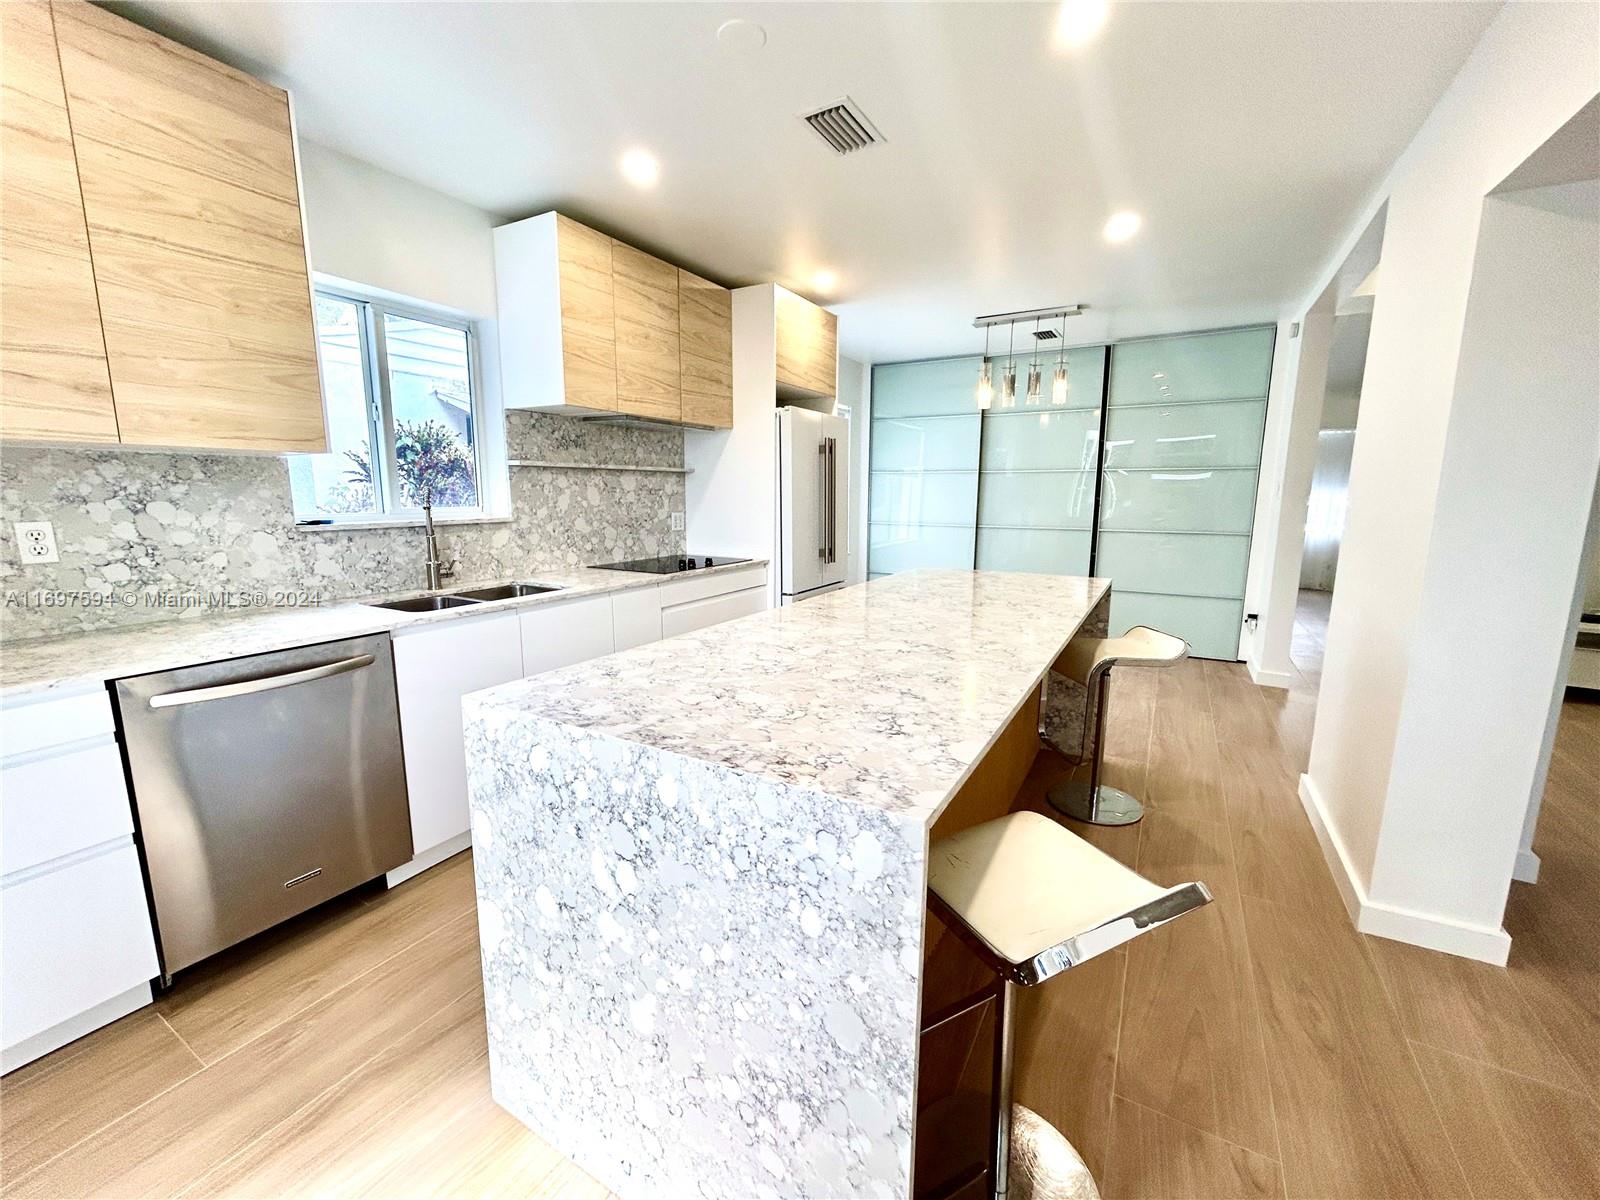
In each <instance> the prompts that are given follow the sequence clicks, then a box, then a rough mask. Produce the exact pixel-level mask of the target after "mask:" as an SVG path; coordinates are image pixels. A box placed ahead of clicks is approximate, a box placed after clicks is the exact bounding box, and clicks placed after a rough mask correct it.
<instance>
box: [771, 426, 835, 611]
mask: <svg viewBox="0 0 1600 1200" xmlns="http://www.w3.org/2000/svg"><path fill="white" fill-rule="evenodd" d="M849 447H850V422H849V421H847V420H845V419H844V418H843V417H835V416H832V415H830V414H827V413H819V412H813V411H812V410H811V409H808V408H792V407H789V408H780V409H778V538H779V543H780V544H779V554H778V572H779V574H778V592H779V597H780V603H783V604H793V603H794V602H795V601H797V600H809V599H810V598H811V597H813V596H820V595H822V594H823V593H824V592H831V591H833V590H834V589H836V588H841V587H843V586H844V568H845V558H846V556H847V553H848V549H849V539H850V528H849V526H850V521H849V495H850V453H849Z"/></svg>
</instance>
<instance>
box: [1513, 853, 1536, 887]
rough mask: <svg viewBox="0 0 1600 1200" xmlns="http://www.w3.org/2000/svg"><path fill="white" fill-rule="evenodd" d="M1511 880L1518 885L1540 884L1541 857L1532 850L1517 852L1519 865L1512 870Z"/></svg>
mask: <svg viewBox="0 0 1600 1200" xmlns="http://www.w3.org/2000/svg"><path fill="white" fill-rule="evenodd" d="M1511 878H1513V879H1515V880H1516V881H1517V882H1518V883H1538V882H1539V856H1538V855H1537V854H1535V853H1534V852H1533V851H1532V850H1518V851H1517V865H1516V866H1514V867H1512V868H1511Z"/></svg>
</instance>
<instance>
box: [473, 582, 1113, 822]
mask: <svg viewBox="0 0 1600 1200" xmlns="http://www.w3.org/2000/svg"><path fill="white" fill-rule="evenodd" d="M1109 588H1110V581H1109V580H1104V579H1088V578H1083V577H1074V576H1062V575H1025V574H1018V573H1013V572H984V571H943V570H921V571H912V572H907V573H904V574H899V575H893V576H889V577H886V578H883V579H878V580H875V581H873V582H871V583H868V584H864V585H860V586H856V587H851V588H845V589H843V590H841V591H838V592H833V593H830V594H828V595H825V596H821V597H819V598H817V599H813V600H807V601H804V602H802V603H800V604H797V605H794V606H791V607H787V608H777V609H770V610H768V611H766V612H762V613H757V614H754V615H752V616H748V617H744V618H742V619H740V620H736V621H730V622H726V623H724V624H721V625H715V626H711V627H710V628H707V629H703V630H699V631H696V632H694V633H689V634H684V635H681V636H679V637H675V638H671V639H668V640H667V641H663V642H657V643H653V644H651V645H646V646H641V647H638V648H636V649H633V650H629V651H626V652H624V653H621V654H614V655H610V656H608V657H605V658H601V659H596V660H594V661H592V662H588V663H584V664H581V665H578V666H574V667H568V668H564V669H562V670H559V671H553V672H549V673H547V674H544V675H539V676H536V677H534V678H532V679H525V680H521V681H518V682H515V683H511V684H506V685H504V686H501V687H498V688H492V689H489V690H487V691H483V692H478V693H475V694H474V696H473V697H472V698H471V700H470V701H469V713H470V712H471V705H472V704H475V705H476V706H477V708H478V711H479V712H480V713H482V714H484V715H486V716H487V715H489V714H493V716H494V718H495V719H496V720H506V719H510V720H517V719H525V720H530V721H534V722H548V723H552V724H555V725H557V726H565V727H570V728H574V729H581V730H584V731H587V732H590V733H595V734H599V735H602V736H606V737H610V738H615V739H618V740H621V741H625V742H633V743H637V744H640V745H644V746H649V747H652V748H654V749H657V750H662V751H667V752H670V753H674V754H679V755H683V756H685V757H688V758H692V759H699V760H702V761H705V762H710V763H714V764H719V765H721V766H724V767H728V768H732V769H734V770H737V771H740V772H743V773H745V774H749V775H754V776H762V777H767V778H770V779H773V780H777V781H780V782H782V783H785V784H790V785H796V786H800V787H805V788H807V789H808V790H812V791H816V792H820V793H823V794H826V795H830V796H834V797H838V798H840V799H844V800H847V801H850V802H854V803H859V804H864V805H869V806H872V807H875V808H880V809H883V810H885V811H887V812H889V813H891V814H893V815H896V816H899V817H904V818H905V819H908V820H911V821H919V822H924V823H931V822H932V821H933V819H934V818H935V817H936V816H937V815H938V813H939V811H940V810H941V809H942V808H943V806H944V804H945V802H946V801H947V800H948V799H949V798H950V797H951V796H952V795H953V794H954V793H955V791H956V789H957V788H958V787H959V786H960V785H961V783H962V782H963V781H964V780H965V779H966V777H967V775H968V774H969V773H970V772H971V770H972V768H973V766H974V765H975V764H976V763H977V761H978V760H979V759H980V758H982V757H983V754H984V753H985V751H986V750H987V749H988V748H989V746H990V745H991V744H992V743H993V741H994V739H995V738H996V737H997V736H998V735H999V733H1000V732H1001V730H1002V729H1003V728H1004V727H1005V725H1006V723H1007V722H1008V721H1009V720H1010V718H1011V717H1012V716H1013V715H1014V714H1015V713H1016V711H1017V710H1018V708H1019V706H1020V705H1021V704H1022V703H1023V702H1024V701H1025V700H1026V699H1027V697H1028V696H1029V695H1030V694H1031V693H1032V691H1033V689H1034V688H1035V687H1037V686H1038V684H1039V682H1040V680H1041V679H1042V678H1043V677H1044V675H1045V673H1046V672H1047V671H1048V670H1049V668H1050V665H1051V664H1052V663H1053V662H1054V661H1055V660H1056V658H1057V657H1058V656H1059V655H1060V653H1061V651H1062V649H1063V648H1064V647H1065V646H1066V643H1067V642H1068V641H1069V640H1070V639H1071V638H1072V636H1073V635H1074V634H1075V633H1076V632H1077V630H1078V629H1079V627H1080V626H1081V625H1082V624H1083V622H1084V620H1085V619H1086V618H1087V617H1088V615H1089V614H1090V612H1091V611H1092V610H1093V609H1094V607H1095V606H1096V605H1097V604H1098V603H1099V602H1100V600H1101V599H1102V597H1104V595H1105V594H1106V592H1107V590H1108V589H1109Z"/></svg>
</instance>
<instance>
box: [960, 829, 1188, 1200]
mask: <svg viewBox="0 0 1600 1200" xmlns="http://www.w3.org/2000/svg"><path fill="white" fill-rule="evenodd" d="M928 894H929V902H930V903H931V905H932V906H933V909H934V911H935V912H936V913H937V914H938V916H939V917H940V919H941V920H943V921H944V922H945V923H946V924H947V925H949V927H950V929H951V930H952V931H953V932H954V933H955V934H956V936H958V937H960V938H961V939H962V940H963V941H965V942H966V943H967V944H968V945H969V946H971V947H972V949H973V950H975V951H976V952H977V954H978V956H979V957H980V958H981V959H983V960H984V962H985V963H987V964H988V966H989V967H990V968H991V969H992V970H993V971H994V972H995V973H996V975H998V976H999V995H998V996H997V999H998V1000H999V1008H998V1010H997V1017H996V1022H995V1026H996V1028H995V1058H996V1062H995V1075H994V1079H995V1083H994V1093H995V1095H994V1100H995V1103H994V1123H993V1129H994V1143H993V1146H992V1147H991V1151H990V1153H991V1161H992V1162H993V1163H994V1168H993V1173H992V1175H991V1178H992V1180H993V1182H994V1195H995V1197H996V1198H997V1200H999V1198H1002V1197H1004V1196H1005V1194H1006V1187H1007V1182H1008V1180H1007V1173H1008V1170H1009V1161H1008V1158H1009V1148H1010V1144H1011V1057H1012V1028H1011V1022H1012V1015H1013V1005H1014V997H1015V994H1016V989H1017V987H1018V986H1019V985H1020V986H1022V987H1033V986H1035V985H1037V984H1041V983H1043V982H1045V981H1046V980H1047V979H1050V978H1051V977H1052V976H1055V975H1059V974H1060V973H1061V972H1062V971H1066V970H1068V969H1070V968H1072V967H1075V966H1077V965H1078V964H1079V963H1082V962H1086V961H1088V960H1089V959H1091V958H1094V957H1095V956H1096V955H1100V954H1104V953H1105V952H1106V951H1108V950H1111V949H1114V948H1115V947H1117V946H1120V945H1122V944H1123V943H1124V942H1128V941H1131V940H1132V939H1134V938H1136V937H1138V936H1140V935H1141V934H1145V933H1149V932H1150V931H1151V930H1152V929H1156V928H1158V927H1160V926H1162V925H1165V924H1166V923H1167V922H1168V921H1171V920H1173V919H1175V918H1177V917H1181V916H1182V915H1183V914H1184V913H1186V912H1190V911H1192V910H1193V909H1196V908H1200V907H1201V906H1202V905H1206V904H1209V903H1211V893H1210V891H1209V890H1207V888H1206V885H1205V884H1203V883H1183V884H1179V885H1178V886H1177V887H1171V888H1162V887H1158V886H1157V885H1155V884H1153V883H1151V882H1150V881H1149V880H1148V879H1145V878H1144V877H1143V876H1142V875H1139V874H1137V873H1136V872H1133V871H1130V870H1129V869H1128V868H1127V867H1125V866H1123V865H1122V864H1121V863H1119V862H1118V861H1117V860H1116V859H1114V858H1112V857H1111V856H1110V855H1109V854H1106V853H1104V852H1102V851H1100V850H1096V849H1095V848H1094V847H1093V846H1091V845H1090V844H1089V843H1088V842H1086V841H1084V840H1083V839H1082V838H1080V837H1079V836H1078V835H1077V834H1075V833H1073V832H1071V831H1070V830H1068V829H1065V828H1063V827H1062V826H1060V825H1058V824H1056V822H1054V821H1052V820H1051V819H1050V818H1049V817H1046V816H1043V815H1041V814H1039V813H1035V812H1016V813H1010V814H1009V815H1007V816H1004V817H998V818H996V819H995V820H993V821H985V822H984V823H983V824H981V825H975V826H973V827H972V828H970V829H965V830H962V831H961V832H960V833H957V834H953V835H951V836H950V837H947V838H942V839H940V840H939V841H938V842H935V843H934V844H933V846H932V847H931V849H930V851H929V862H928ZM969 1007H970V1005H969Z"/></svg>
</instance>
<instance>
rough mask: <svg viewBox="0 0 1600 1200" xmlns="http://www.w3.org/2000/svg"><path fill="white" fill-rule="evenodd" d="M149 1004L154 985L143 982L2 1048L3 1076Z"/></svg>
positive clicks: (0, 1051)
mask: <svg viewBox="0 0 1600 1200" xmlns="http://www.w3.org/2000/svg"><path fill="white" fill-rule="evenodd" d="M149 1003H150V985H149V984H148V983H141V984H139V985H138V986H137V987H131V988H129V989H128V990H127V991H125V992H122V993H120V994H118V995H115V996H113V997H111V999H109V1000H102V1001H101V1002H100V1003H99V1004H96V1005H95V1006H94V1007H93V1008H91V1009H90V1010H89V1011H88V1012H81V1013H79V1014H78V1015H77V1016H75V1017H69V1018H68V1019H67V1020H65V1021H62V1022H61V1023H60V1024H59V1025H52V1026H50V1028H49V1029H41V1030H40V1031H39V1032H38V1033H36V1034H34V1035H33V1036H32V1037H30V1038H24V1039H23V1040H22V1041H20V1042H18V1043H17V1044H16V1045H15V1046H7V1047H6V1048H5V1049H4V1050H0V1075H4V1074H7V1073H9V1072H11V1071H15V1070H16V1069H17V1068H18V1067H21V1066H25V1065H27V1064H28V1063H31V1062H32V1061H33V1060H34V1059H36V1058H43V1057H44V1056H45V1055H46V1054H49V1053H50V1052H51V1051H52V1050H59V1049H61V1047H63V1046H65V1045H66V1044H67V1043H68V1042H75V1041H77V1040H78V1039H79V1038H81V1037H84V1036H85V1035H87V1034H91V1033H93V1032H94V1031H95V1030H96V1029H99V1028H100V1027H101V1026H103V1025H109V1024H111V1022H113V1021H116V1020H119V1019H120V1018H122V1017H125V1016H127V1015H128V1014H129V1013H131V1012H134V1011H136V1010H138V1009H141V1008H143V1007H144V1006H145V1005H146V1004H149Z"/></svg>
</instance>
